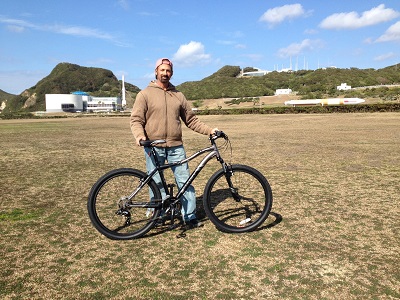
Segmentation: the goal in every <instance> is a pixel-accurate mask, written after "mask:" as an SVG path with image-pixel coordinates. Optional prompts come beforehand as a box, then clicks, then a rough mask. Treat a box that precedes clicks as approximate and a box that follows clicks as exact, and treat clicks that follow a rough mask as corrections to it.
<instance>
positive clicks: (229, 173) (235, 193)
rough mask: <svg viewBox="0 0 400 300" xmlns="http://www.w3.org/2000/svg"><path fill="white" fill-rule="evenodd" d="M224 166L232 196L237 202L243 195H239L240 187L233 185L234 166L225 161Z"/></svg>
mask: <svg viewBox="0 0 400 300" xmlns="http://www.w3.org/2000/svg"><path fill="white" fill-rule="evenodd" d="M223 168H224V173H225V178H226V181H227V182H228V186H229V190H230V191H231V194H232V197H233V199H235V201H236V202H240V200H241V199H242V197H241V196H240V195H239V191H238V189H237V188H235V187H234V186H233V183H232V180H231V177H232V176H234V174H233V171H232V168H231V166H229V165H227V164H225V163H224V164H223Z"/></svg>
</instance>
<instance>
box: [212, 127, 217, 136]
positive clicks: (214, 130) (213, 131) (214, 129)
mask: <svg viewBox="0 0 400 300" xmlns="http://www.w3.org/2000/svg"><path fill="white" fill-rule="evenodd" d="M216 131H219V129H218V128H217V127H215V128H213V129H211V132H210V134H211V135H214V134H215V132H216Z"/></svg>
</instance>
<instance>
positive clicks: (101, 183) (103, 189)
mask: <svg viewBox="0 0 400 300" xmlns="http://www.w3.org/2000/svg"><path fill="white" fill-rule="evenodd" d="M145 177H146V173H144V172H142V171H139V170H135V169H128V168H124V169H116V170H113V171H110V172H108V173H107V174H105V175H104V176H102V177H101V178H100V179H99V180H98V181H97V182H96V183H95V184H94V185H93V187H92V189H91V191H90V193H89V197H88V203H87V209H88V213H89V218H90V220H91V222H92V223H93V225H94V227H95V228H96V229H97V230H98V231H99V232H100V233H101V234H103V235H105V236H106V237H108V238H110V239H116V240H127V239H133V238H138V237H140V236H143V235H144V234H146V233H147V232H148V231H149V230H150V229H151V228H152V227H153V226H154V225H155V222H156V220H157V218H158V217H159V215H160V211H161V208H160V207H156V208H149V207H148V206H149V204H150V194H149V192H150V191H152V192H153V195H154V199H161V194H160V190H159V189H158V187H157V185H156V184H155V182H154V181H153V180H151V181H150V182H149V183H148V185H147V186H144V187H143V188H142V189H141V190H139V191H138V193H137V194H136V196H135V197H134V198H133V199H132V200H128V198H127V197H128V196H129V195H130V194H131V193H132V192H133V191H135V189H136V188H138V187H139V185H140V180H141V179H143V178H145Z"/></svg>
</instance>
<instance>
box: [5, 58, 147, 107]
mask: <svg viewBox="0 0 400 300" xmlns="http://www.w3.org/2000/svg"><path fill="white" fill-rule="evenodd" d="M125 89H126V91H127V97H126V98H127V103H128V105H129V102H130V103H132V102H133V100H134V98H135V97H136V94H137V93H138V92H139V91H140V89H139V88H138V87H136V86H134V85H132V84H129V83H125ZM79 90H82V91H85V92H87V93H89V94H90V95H92V96H102V97H108V96H110V97H116V96H121V81H119V80H118V79H117V78H116V77H115V75H114V74H113V73H112V72H111V71H109V70H106V69H101V68H90V67H82V66H78V65H75V64H70V63H60V64H58V65H57V66H56V67H55V68H54V69H53V70H52V72H51V73H50V74H49V75H48V76H46V77H45V78H43V79H42V80H40V81H39V82H38V83H37V84H36V85H35V86H33V87H31V88H29V89H27V90H25V91H24V92H23V93H22V94H20V95H18V96H15V97H13V98H12V99H9V100H8V101H7V106H6V108H5V109H4V112H15V111H40V110H45V95H46V94H69V93H71V92H74V91H79Z"/></svg>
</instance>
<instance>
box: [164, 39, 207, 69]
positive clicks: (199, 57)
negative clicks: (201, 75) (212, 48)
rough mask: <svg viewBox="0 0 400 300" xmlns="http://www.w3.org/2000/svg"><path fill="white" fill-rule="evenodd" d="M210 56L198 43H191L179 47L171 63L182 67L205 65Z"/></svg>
mask: <svg viewBox="0 0 400 300" xmlns="http://www.w3.org/2000/svg"><path fill="white" fill-rule="evenodd" d="M210 59H211V55H210V54H206V53H205V51H204V45H203V44H202V43H200V42H195V41H191V42H190V43H189V44H184V45H181V46H180V47H179V49H178V51H177V52H176V53H175V54H174V55H173V57H172V61H173V62H174V63H176V64H178V65H182V66H186V67H187V66H193V65H195V64H202V65H204V64H207V63H209V62H210Z"/></svg>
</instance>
